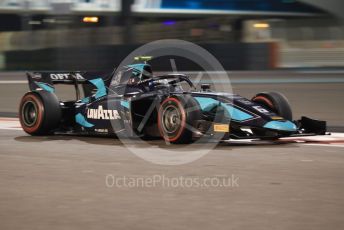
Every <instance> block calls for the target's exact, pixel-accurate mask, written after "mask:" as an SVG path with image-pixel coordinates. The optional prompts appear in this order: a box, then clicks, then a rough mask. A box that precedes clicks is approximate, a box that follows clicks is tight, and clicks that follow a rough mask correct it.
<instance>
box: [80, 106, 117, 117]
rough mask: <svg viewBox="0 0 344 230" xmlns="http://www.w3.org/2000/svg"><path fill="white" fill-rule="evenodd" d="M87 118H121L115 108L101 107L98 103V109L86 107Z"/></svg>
mask: <svg viewBox="0 0 344 230" xmlns="http://www.w3.org/2000/svg"><path fill="white" fill-rule="evenodd" d="M87 118H89V119H97V120H117V119H121V116H120V115H119V113H118V111H117V110H108V109H103V106H101V105H99V106H98V109H90V108H89V109H87Z"/></svg>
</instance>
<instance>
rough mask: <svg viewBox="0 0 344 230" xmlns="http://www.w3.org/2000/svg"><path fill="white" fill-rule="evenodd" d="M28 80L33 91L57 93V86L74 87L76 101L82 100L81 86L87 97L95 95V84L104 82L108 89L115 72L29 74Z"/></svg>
mask: <svg viewBox="0 0 344 230" xmlns="http://www.w3.org/2000/svg"><path fill="white" fill-rule="evenodd" d="M26 75H27V79H28V83H29V88H30V90H31V91H37V90H45V91H48V92H51V93H54V92H55V87H54V85H55V84H65V85H74V87H75V91H76V97H77V98H76V99H77V100H79V99H80V89H79V85H81V86H82V89H83V91H84V95H85V97H88V96H91V95H92V94H93V91H94V89H95V88H96V86H95V85H94V82H95V81H97V82H99V81H102V82H103V83H102V84H104V87H108V86H109V85H110V82H111V78H112V75H113V72H111V73H109V72H82V71H75V72H62V71H61V72H56V71H55V72H28V73H27V74H26Z"/></svg>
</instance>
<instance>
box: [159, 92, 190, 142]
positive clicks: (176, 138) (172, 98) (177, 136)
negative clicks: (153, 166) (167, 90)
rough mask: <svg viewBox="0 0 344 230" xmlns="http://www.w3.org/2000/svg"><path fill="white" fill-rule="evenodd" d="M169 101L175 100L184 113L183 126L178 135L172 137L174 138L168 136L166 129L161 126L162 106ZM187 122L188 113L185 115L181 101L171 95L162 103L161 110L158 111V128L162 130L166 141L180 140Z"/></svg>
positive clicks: (161, 133) (161, 132)
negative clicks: (165, 132)
mask: <svg viewBox="0 0 344 230" xmlns="http://www.w3.org/2000/svg"><path fill="white" fill-rule="evenodd" d="M169 101H173V102H175V103H176V104H177V106H178V108H179V110H180V112H181V114H182V122H181V127H180V129H179V131H178V133H177V135H176V136H175V137H172V138H169V137H168V136H166V135H165V134H164V131H163V129H162V127H161V115H162V114H161V113H162V106H163V105H164V104H165V103H168V102H169ZM185 123H186V115H185V110H184V108H183V106H182V104H181V103H180V101H179V100H178V99H176V98H174V97H169V98H166V99H165V100H164V101H163V102H162V103H161V105H160V108H159V112H158V129H159V132H160V135H161V136H162V137H163V138H164V139H165V140H166V141H169V142H173V141H176V140H178V138H179V137H180V136H181V135H182V133H183V131H184V129H185Z"/></svg>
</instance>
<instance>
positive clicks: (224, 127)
mask: <svg viewBox="0 0 344 230" xmlns="http://www.w3.org/2000/svg"><path fill="white" fill-rule="evenodd" d="M214 131H215V132H220V133H228V132H229V125H228V124H214Z"/></svg>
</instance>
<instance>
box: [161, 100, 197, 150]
mask: <svg viewBox="0 0 344 230" xmlns="http://www.w3.org/2000/svg"><path fill="white" fill-rule="evenodd" d="M199 117H200V107H199V104H198V103H197V101H196V100H195V99H194V98H193V97H192V96H190V95H180V96H172V97H168V98H166V99H165V100H164V101H163V102H162V103H161V105H160V107H159V111H158V129H159V132H160V135H161V137H162V138H164V140H165V141H166V142H171V143H174V144H187V143H191V142H192V141H193V140H192V134H193V130H194V129H195V127H194V121H196V120H199Z"/></svg>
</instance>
